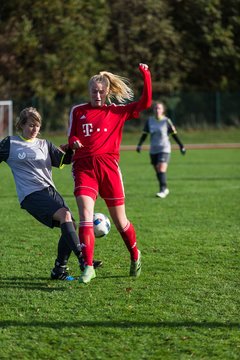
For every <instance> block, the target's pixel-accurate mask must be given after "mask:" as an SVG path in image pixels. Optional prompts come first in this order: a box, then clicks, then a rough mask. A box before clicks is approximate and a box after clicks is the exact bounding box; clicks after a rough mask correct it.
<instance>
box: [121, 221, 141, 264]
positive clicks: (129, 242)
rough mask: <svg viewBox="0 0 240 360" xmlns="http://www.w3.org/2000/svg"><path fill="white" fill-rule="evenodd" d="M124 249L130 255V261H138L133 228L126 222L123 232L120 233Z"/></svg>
mask: <svg viewBox="0 0 240 360" xmlns="http://www.w3.org/2000/svg"><path fill="white" fill-rule="evenodd" d="M120 234H121V236H122V238H123V240H124V242H125V245H126V247H127V248H128V251H129V252H130V255H131V260H133V261H136V260H137V259H138V248H137V239H136V232H135V229H134V226H133V225H132V224H131V223H130V222H128V223H127V225H126V226H125V228H124V229H123V231H121V232H120Z"/></svg>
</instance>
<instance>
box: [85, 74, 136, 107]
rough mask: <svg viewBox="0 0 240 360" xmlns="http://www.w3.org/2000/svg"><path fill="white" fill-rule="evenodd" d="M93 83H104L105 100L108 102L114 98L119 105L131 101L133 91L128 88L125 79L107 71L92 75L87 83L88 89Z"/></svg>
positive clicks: (127, 82)
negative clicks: (105, 90)
mask: <svg viewBox="0 0 240 360" xmlns="http://www.w3.org/2000/svg"><path fill="white" fill-rule="evenodd" d="M93 82H100V83H104V84H105V85H106V87H107V91H108V94H107V99H108V101H109V102H111V100H112V99H113V98H116V99H117V101H118V102H119V103H124V102H125V101H126V100H132V99H133V90H132V89H131V88H130V86H129V85H128V84H129V81H128V79H127V78H125V77H122V76H119V75H115V74H112V73H110V72H108V71H101V72H100V73H99V74H98V75H94V76H93V77H92V78H91V79H90V81H89V87H91V85H92V83H93Z"/></svg>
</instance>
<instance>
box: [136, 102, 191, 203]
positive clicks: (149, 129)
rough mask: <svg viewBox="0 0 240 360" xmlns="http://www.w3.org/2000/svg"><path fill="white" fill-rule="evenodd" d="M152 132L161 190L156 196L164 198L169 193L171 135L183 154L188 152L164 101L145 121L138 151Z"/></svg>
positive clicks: (154, 161)
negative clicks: (168, 170)
mask: <svg viewBox="0 0 240 360" xmlns="http://www.w3.org/2000/svg"><path fill="white" fill-rule="evenodd" d="M148 134H150V159H151V164H152V165H153V167H154V170H155V172H156V175H157V179H158V182H159V192H157V193H156V196H157V197H159V198H162V199H164V198H165V197H166V196H167V195H168V194H169V189H168V187H167V168H168V163H169V161H170V155H171V143H170V139H169V135H170V134H171V135H172V137H173V139H174V140H175V141H176V143H177V144H178V145H179V148H180V151H181V154H183V155H184V154H185V153H186V149H185V147H184V145H183V144H182V143H181V141H180V139H179V137H178V136H177V131H176V128H175V126H174V125H173V123H172V121H171V120H170V119H169V118H168V117H167V116H166V115H165V106H164V104H163V103H162V102H157V103H156V104H155V105H154V116H151V117H149V118H148V120H147V121H146V123H145V126H144V129H143V133H142V136H141V137H140V140H139V143H138V145H137V149H136V150H137V152H139V153H140V152H141V148H142V144H143V143H144V141H145V140H146V138H147V136H148Z"/></svg>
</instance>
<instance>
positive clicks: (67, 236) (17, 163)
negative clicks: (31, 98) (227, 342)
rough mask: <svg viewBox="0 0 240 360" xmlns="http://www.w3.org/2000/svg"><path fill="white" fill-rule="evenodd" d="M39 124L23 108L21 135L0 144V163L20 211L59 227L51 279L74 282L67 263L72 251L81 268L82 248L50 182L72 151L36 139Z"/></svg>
mask: <svg viewBox="0 0 240 360" xmlns="http://www.w3.org/2000/svg"><path fill="white" fill-rule="evenodd" d="M41 124H42V119H41V115H40V114H39V112H38V111H37V110H36V109H35V108H32V107H29V108H25V109H23V110H22V111H21V113H20V116H19V120H18V122H17V126H16V127H17V130H18V131H19V132H20V133H21V135H16V136H7V137H6V138H4V139H3V140H2V141H1V142H0V162H2V161H5V162H6V163H7V164H8V166H9V167H10V168H11V171H12V174H13V177H14V181H15V185H16V190H17V195H18V199H19V203H20V206H21V208H22V209H25V210H26V211H27V212H28V213H30V214H31V215H32V216H33V217H34V218H36V219H37V220H38V221H39V222H41V223H42V224H44V225H46V226H48V227H50V228H53V227H60V228H61V237H60V239H59V242H58V254H57V259H56V261H55V266H54V268H53V269H52V271H51V278H52V279H56V280H74V278H73V277H72V276H70V275H69V274H68V269H67V262H68V259H69V256H70V254H71V252H72V251H73V252H74V254H75V255H76V256H77V258H78V261H79V265H80V267H81V268H82V267H83V263H82V254H81V246H80V242H79V239H78V236H77V234H76V230H75V223H74V219H73V216H72V214H71V212H70V210H69V208H68V206H67V204H66V203H65V201H64V199H63V198H62V196H61V195H60V194H59V193H58V192H57V190H56V188H55V185H54V183H53V179H52V167H59V168H60V167H61V166H62V165H63V164H70V163H71V159H72V153H73V152H72V150H71V149H70V148H69V149H67V150H66V152H63V151H62V150H61V149H59V148H57V147H56V146H55V145H53V144H52V143H51V142H49V141H47V140H45V139H39V138H38V137H37V136H38V134H39V131H40V128H41ZM63 148H65V149H66V148H68V146H63ZM99 265H101V261H96V262H95V267H98V266H99Z"/></svg>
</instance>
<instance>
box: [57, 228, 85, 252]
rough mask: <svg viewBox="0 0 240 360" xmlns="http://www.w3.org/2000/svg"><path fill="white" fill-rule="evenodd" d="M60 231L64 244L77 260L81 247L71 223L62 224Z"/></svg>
mask: <svg viewBox="0 0 240 360" xmlns="http://www.w3.org/2000/svg"><path fill="white" fill-rule="evenodd" d="M61 230H62V236H63V237H64V240H65V241H66V244H67V245H68V246H69V248H70V249H71V250H72V251H73V252H74V254H75V255H76V256H77V257H78V258H79V256H80V255H81V245H80V241H79V239H78V236H77V233H76V230H75V228H74V225H73V223H72V222H65V223H63V224H62V225H61Z"/></svg>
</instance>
